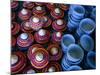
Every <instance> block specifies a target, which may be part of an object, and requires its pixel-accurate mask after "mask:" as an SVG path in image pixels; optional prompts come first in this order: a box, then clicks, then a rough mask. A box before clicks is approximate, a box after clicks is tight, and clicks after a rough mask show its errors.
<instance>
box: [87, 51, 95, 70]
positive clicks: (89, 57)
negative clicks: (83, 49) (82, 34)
mask: <svg viewBox="0 0 100 75" xmlns="http://www.w3.org/2000/svg"><path fill="white" fill-rule="evenodd" d="M95 58H96V54H95V52H94V51H89V52H88V54H87V64H88V65H89V67H91V68H93V69H95V68H96V61H95Z"/></svg>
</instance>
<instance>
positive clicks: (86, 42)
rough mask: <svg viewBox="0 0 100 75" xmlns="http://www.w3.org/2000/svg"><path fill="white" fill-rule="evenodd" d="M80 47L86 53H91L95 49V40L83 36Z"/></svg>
mask: <svg viewBox="0 0 100 75" xmlns="http://www.w3.org/2000/svg"><path fill="white" fill-rule="evenodd" d="M80 45H81V46H82V48H83V49H84V50H86V51H91V50H93V49H94V40H93V39H92V38H91V37H90V36H89V35H86V34H84V35H82V36H81V38H80Z"/></svg>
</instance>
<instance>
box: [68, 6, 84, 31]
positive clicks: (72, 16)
mask: <svg viewBox="0 0 100 75" xmlns="http://www.w3.org/2000/svg"><path fill="white" fill-rule="evenodd" d="M84 16H85V8H84V7H83V6H81V5H70V8H69V12H68V24H67V26H68V29H69V30H70V31H74V30H75V29H77V28H78V26H79V23H80V21H81V20H82V19H83V18H84Z"/></svg>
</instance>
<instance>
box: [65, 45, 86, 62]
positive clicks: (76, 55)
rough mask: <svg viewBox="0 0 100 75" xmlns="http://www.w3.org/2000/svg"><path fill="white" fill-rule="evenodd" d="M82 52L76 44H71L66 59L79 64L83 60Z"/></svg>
mask: <svg viewBox="0 0 100 75" xmlns="http://www.w3.org/2000/svg"><path fill="white" fill-rule="evenodd" d="M83 57H84V51H83V49H82V48H81V47H80V46H79V45H77V44H71V45H70V46H69V47H68V50H67V59H68V60H69V61H72V62H78V63H80V62H81V61H82V60H83Z"/></svg>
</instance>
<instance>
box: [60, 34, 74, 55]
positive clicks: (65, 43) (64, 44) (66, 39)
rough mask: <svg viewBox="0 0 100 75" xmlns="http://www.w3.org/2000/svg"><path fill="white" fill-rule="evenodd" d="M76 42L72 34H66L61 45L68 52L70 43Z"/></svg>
mask: <svg viewBox="0 0 100 75" xmlns="http://www.w3.org/2000/svg"><path fill="white" fill-rule="evenodd" d="M73 43H75V38H74V37H73V35H71V34H65V35H64V36H63V37H62V39H61V46H62V50H63V52H64V53H66V52H67V48H68V46H69V45H70V44H73Z"/></svg>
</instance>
